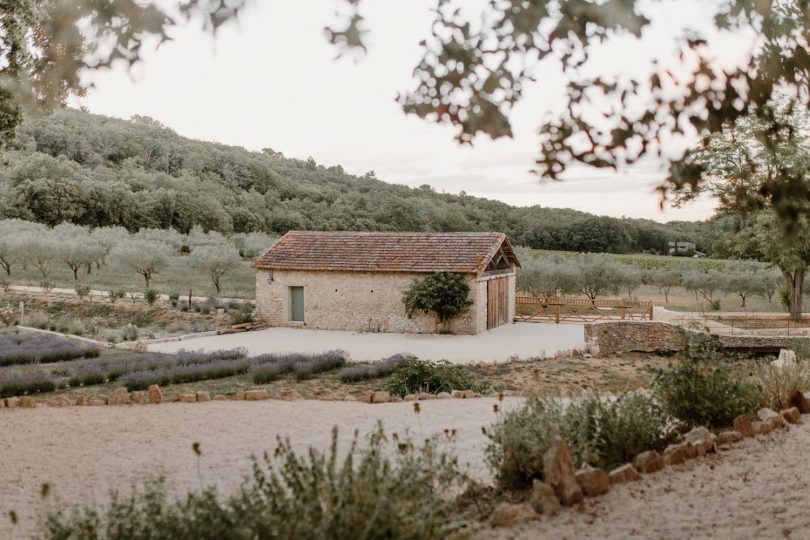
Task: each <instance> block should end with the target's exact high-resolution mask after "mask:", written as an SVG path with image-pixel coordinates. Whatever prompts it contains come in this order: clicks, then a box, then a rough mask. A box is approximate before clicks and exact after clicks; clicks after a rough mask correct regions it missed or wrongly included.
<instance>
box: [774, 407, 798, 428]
mask: <svg viewBox="0 0 810 540" xmlns="http://www.w3.org/2000/svg"><path fill="white" fill-rule="evenodd" d="M779 416H781V417H782V418H784V419H785V422H787V423H789V424H798V423H799V420H800V419H801V416H802V415H801V413H799V409H797V408H796V407H791V408H789V409H785V410H783V411H779Z"/></svg>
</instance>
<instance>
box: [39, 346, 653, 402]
mask: <svg viewBox="0 0 810 540" xmlns="http://www.w3.org/2000/svg"><path fill="white" fill-rule="evenodd" d="M668 361H669V359H668V358H665V357H660V356H654V355H645V354H633V355H624V356H616V357H606V358H585V357H583V356H579V355H576V356H558V357H555V358H548V359H544V360H530V361H514V362H510V363H505V364H486V365H473V366H469V369H470V370H472V371H473V372H474V375H475V376H476V377H478V378H480V379H483V380H486V381H487V382H489V383H490V385H491V387H492V389H493V391H494V392H509V393H510V394H513V395H556V394H560V393H563V394H584V393H586V392H587V391H588V390H593V389H597V388H598V389H599V391H600V392H604V393H611V392H619V391H621V390H625V389H635V388H647V387H649V385H650V382H651V379H652V377H651V374H650V371H649V368H651V367H662V366H664V365H666V364H667V362H668ZM384 381H385V379H376V380H370V381H363V382H358V383H344V382H342V381H341V380H340V379H339V377H338V375H337V373H335V372H333V373H326V374H322V375H320V376H318V377H316V378H313V379H310V380H305V381H296V380H295V378H293V377H286V378H283V379H280V380H278V381H275V382H273V383H269V384H266V385H260V386H257V385H255V384H253V381H252V380H251V377H250V376H249V375H238V376H234V377H228V378H224V379H216V380H209V381H201V382H197V383H192V384H178V385H171V386H167V387H165V388H163V394H164V396H165V397H166V398H167V399H172V398H174V397H176V396H178V395H179V394H181V393H186V392H196V391H198V390H201V391H207V392H209V393H210V394H211V395H212V396H213V395H214V394H225V395H230V396H232V395H233V394H235V393H236V392H238V391H240V390H248V389H254V388H263V389H266V390H267V391H268V392H269V393H270V396H271V398H272V399H280V400H293V399H315V400H327V401H328V400H342V399H343V398H345V397H346V396H347V395H355V396H356V395H358V394H362V393H364V392H369V391H371V390H377V389H380V388H382V386H383V383H384ZM118 386H119V385H117V384H115V383H113V384H105V385H97V386H90V387H86V388H70V389H65V390H60V391H57V392H53V393H49V394H41V395H39V396H37V397H36V399H37V401H41V402H43V403H55V402H57V401H58V400H59V399H61V398H63V397H67V398H69V399H70V400H75V399H76V398H77V397H79V395H84V396H86V397H87V398H88V399H103V398H105V397H106V396H107V395H109V394H110V393H111V392H112V391H113V390H114V389H115V388H117V387H118Z"/></svg>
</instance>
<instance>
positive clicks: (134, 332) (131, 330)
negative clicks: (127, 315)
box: [121, 324, 138, 341]
mask: <svg viewBox="0 0 810 540" xmlns="http://www.w3.org/2000/svg"><path fill="white" fill-rule="evenodd" d="M121 339H123V340H124V341H136V340H137V339H138V327H137V326H135V325H134V324H127V325H126V326H124V328H122V329H121Z"/></svg>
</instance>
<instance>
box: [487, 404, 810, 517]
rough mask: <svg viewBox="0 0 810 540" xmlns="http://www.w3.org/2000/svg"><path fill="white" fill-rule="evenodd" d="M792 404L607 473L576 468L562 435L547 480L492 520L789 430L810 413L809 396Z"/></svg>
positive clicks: (548, 462) (547, 462) (568, 502)
mask: <svg viewBox="0 0 810 540" xmlns="http://www.w3.org/2000/svg"><path fill="white" fill-rule="evenodd" d="M790 403H791V405H792V406H791V407H790V408H787V409H784V410H782V411H780V412H778V413H777V412H776V411H774V410H772V409H769V408H767V407H763V408H761V409H759V411H757V415H756V419H755V420H751V419H750V418H748V417H746V416H739V417H737V418H735V419H734V429H732V430H724V431H720V432H718V433H716V434H715V433H713V432H711V431H710V430H708V429H707V428H705V427H696V428H694V429H693V430H691V431H690V432H689V433H687V434H686V435H684V436H683V440H682V441H680V442H678V443H674V444H670V445H669V446H668V447H667V448H666V449H665V450H664V452H663V453H659V452H657V451H656V450H647V451H644V452H641V453H640V454H638V455H637V456H636V457H635V458H634V459H633V462H632V463H625V464H624V465H620V466H619V467H616V468H614V469H612V470H611V471H609V472H606V471H604V470H602V469H598V468H594V467H590V466H585V467H583V468H581V469H579V470H574V464H573V460H572V459H571V449H570V447H569V446H568V443H566V442H565V441H564V440H562V439H560V438H557V439H556V440H555V441H554V442H553V443H552V445H551V447H550V448H549V450H548V451H547V452H546V453H545V454H544V455H543V473H544V476H545V481H540V480H534V483H533V486H532V491H531V497H530V500H529V502H528V503H523V504H512V503H501V504H499V505H498V506H497V507H496V508H495V512H494V513H493V516H492V522H493V524H494V525H495V526H496V527H512V526H515V525H518V524H521V523H525V522H528V521H533V520H535V519H538V517H539V516H540V515H555V514H556V513H558V512H559V511H560V509H562V507H564V506H573V505H574V504H577V503H579V502H580V501H582V500H583V498H585V497H597V496H601V495H604V494H606V493H608V492H609V491H610V488H611V486H615V485H617V484H622V483H626V482H633V481H636V480H640V479H641V475H642V474H644V475H647V474H652V473H655V472H659V471H661V470H663V469H664V468H665V467H667V466H669V467H672V466H674V465H680V464H683V463H685V462H686V461H687V460H690V459H697V458H700V457H703V456H705V455H706V454H709V453H715V452H717V450H718V448H719V447H727V446H730V445H732V444H735V443H738V442H740V441H742V440H743V439H745V438H747V437H755V436H757V435H764V434H767V433H770V432H771V431H773V430H775V429H787V428H788V426H789V424H798V423H800V422H801V415H802V414H810V400H808V399H807V398H805V397H804V394H802V393H801V392H799V391H797V390H795V391H793V392H792V393H791V396H790Z"/></svg>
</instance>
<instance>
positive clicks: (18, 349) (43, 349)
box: [0, 332, 101, 367]
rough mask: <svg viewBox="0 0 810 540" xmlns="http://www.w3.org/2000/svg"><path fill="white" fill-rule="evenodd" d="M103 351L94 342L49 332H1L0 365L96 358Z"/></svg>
mask: <svg viewBox="0 0 810 540" xmlns="http://www.w3.org/2000/svg"><path fill="white" fill-rule="evenodd" d="M100 353H101V351H100V349H99V348H98V347H97V346H96V345H93V344H89V343H79V342H76V341H74V340H70V339H66V338H62V337H58V336H51V335H47V334H22V333H16V332H8V333H0V367H2V366H13V365H21V364H36V363H40V364H48V363H54V362H66V361H69V360H75V359H77V358H95V357H97V356H99V354H100Z"/></svg>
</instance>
